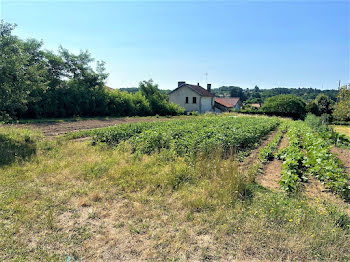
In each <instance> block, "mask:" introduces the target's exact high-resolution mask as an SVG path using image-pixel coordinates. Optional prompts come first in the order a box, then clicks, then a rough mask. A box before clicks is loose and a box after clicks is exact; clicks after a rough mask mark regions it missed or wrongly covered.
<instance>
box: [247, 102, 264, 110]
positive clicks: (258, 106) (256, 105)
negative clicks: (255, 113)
mask: <svg viewBox="0 0 350 262" xmlns="http://www.w3.org/2000/svg"><path fill="white" fill-rule="evenodd" d="M249 105H250V106H251V107H255V108H257V109H259V108H260V107H261V105H260V104H257V103H256V104H249Z"/></svg>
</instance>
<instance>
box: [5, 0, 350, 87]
mask: <svg viewBox="0 0 350 262" xmlns="http://www.w3.org/2000/svg"><path fill="white" fill-rule="evenodd" d="M0 3H1V4H0V8H1V9H0V16H1V18H2V19H4V20H5V21H7V22H11V23H16V24H18V27H17V29H16V30H15V34H17V35H18V36H20V37H21V38H29V37H34V38H37V39H42V40H43V41H44V43H45V48H47V49H53V50H57V48H58V46H59V45H62V46H63V47H66V48H68V49H70V50H71V51H75V52H78V51H79V50H80V49H83V50H85V49H87V50H89V51H90V52H91V53H92V55H93V57H94V58H96V59H98V60H103V61H105V62H106V63H107V71H108V73H109V74H110V76H109V79H108V85H109V86H111V87H113V88H120V87H132V86H137V84H138V82H139V81H141V80H146V79H150V78H152V79H153V80H154V81H155V82H156V83H158V84H159V86H160V88H162V89H173V88H175V87H176V85H177V81H181V80H184V81H187V82H190V83H197V82H200V83H201V84H202V85H203V86H204V85H205V82H206V80H205V73H206V72H208V82H210V83H212V84H213V87H218V86H221V85H238V86H241V87H243V88H252V87H254V85H256V84H257V85H258V86H259V87H261V88H271V87H277V86H283V87H299V86H300V87H313V88H322V86H323V88H324V89H326V88H327V89H332V88H337V82H338V80H341V81H342V83H343V84H344V83H346V82H349V81H350V65H349V64H350V1H312V0H311V1H310V0H309V1H298V0H296V1H212V2H209V1H152V2H151V1H131V2H126V1H124V2H121V1H97V0H96V1H85V2H83V1H62V0H61V1H60V0H55V1H49V0H46V1H16V0H11V1H9V0H0Z"/></svg>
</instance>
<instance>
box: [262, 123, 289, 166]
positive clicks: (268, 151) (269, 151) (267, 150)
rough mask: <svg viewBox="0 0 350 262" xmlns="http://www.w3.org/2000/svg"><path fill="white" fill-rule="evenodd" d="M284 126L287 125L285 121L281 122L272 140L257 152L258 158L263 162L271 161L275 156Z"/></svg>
mask: <svg viewBox="0 0 350 262" xmlns="http://www.w3.org/2000/svg"><path fill="white" fill-rule="evenodd" d="M286 128H287V125H286V124H285V123H283V124H281V126H280V127H279V129H278V131H277V133H276V135H275V137H274V138H273V140H272V141H271V142H270V143H269V144H267V146H265V147H264V148H263V149H262V150H261V151H260V152H259V159H260V160H261V161H262V162H263V163H264V162H268V161H272V160H273V159H274V158H275V153H276V151H277V149H278V144H279V143H280V142H281V140H282V137H283V134H284V133H285V132H286Z"/></svg>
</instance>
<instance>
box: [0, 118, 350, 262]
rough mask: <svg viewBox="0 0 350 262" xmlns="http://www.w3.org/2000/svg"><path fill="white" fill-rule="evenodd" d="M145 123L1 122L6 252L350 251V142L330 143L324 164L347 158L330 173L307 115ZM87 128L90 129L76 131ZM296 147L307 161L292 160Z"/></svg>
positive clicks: (129, 256)
mask: <svg viewBox="0 0 350 262" xmlns="http://www.w3.org/2000/svg"><path fill="white" fill-rule="evenodd" d="M87 121H88V120H87ZM113 121H118V120H113ZM147 121H148V120H147ZM147 121H146V122H139V123H126V124H120V125H117V126H113V127H106V126H103V127H102V126H100V125H97V126H94V124H92V123H91V122H90V123H91V125H89V130H87V132H86V131H84V130H80V131H78V132H76V133H75V136H74V137H72V136H71V134H69V133H68V134H67V135H63V136H62V135H61V134H64V133H67V132H66V131H65V128H67V129H69V128H68V126H69V125H72V126H71V127H72V129H69V130H70V131H73V130H74V131H75V130H79V127H78V126H79V125H82V126H83V125H84V124H86V123H77V122H72V123H59V124H58V126H60V128H62V131H64V132H61V129H56V130H54V131H53V132H50V131H46V129H44V126H42V127H43V129H42V132H40V131H38V130H37V129H40V128H41V127H40V126H39V124H38V125H37V126H35V128H34V126H30V125H29V126H26V129H23V128H21V127H23V125H20V126H16V127H14V126H10V125H1V126H0V142H1V153H0V154H1V157H2V161H1V162H0V174H1V175H0V193H1V194H0V227H1V228H2V230H1V231H0V247H1V248H0V259H1V260H5V261H8V260H16V261H27V260H43V261H62V260H67V261H81V260H85V261H107V260H108V261H140V260H147V261H164V260H169V261H208V260H212V261H227V260H268V261H295V260H297V261H307V260H313V261H315V260H327V261H347V260H349V259H350V252H349V250H350V218H349V210H350V209H349V202H348V199H347V195H346V194H343V193H342V192H343V191H341V190H340V191H339V190H338V188H339V186H342V185H346V183H348V182H349V180H348V179H347V180H346V181H343V180H341V179H342V178H343V177H344V176H347V178H348V177H349V169H348V168H349V162H348V161H349V158H347V157H346V155H347V154H349V149H348V148H347V147H339V146H335V145H332V144H331V143H330V142H329V143H328V142H327V143H326V142H325V143H326V144H325V145H323V144H320V146H322V147H323V148H324V150H329V152H330V155H329V156H330V158H327V159H320V160H319V161H324V162H322V163H324V164H323V166H326V164H327V163H328V162H327V163H326V162H325V161H329V159H339V160H336V161H335V162H334V163H333V162H332V164H334V165H336V168H339V176H337V177H336V178H334V177H332V178H330V177H326V174H325V173H323V171H324V170H318V169H317V170H315V167H317V166H313V164H312V163H313V162H312V161H311V160H312V156H313V155H314V154H316V153H317V152H316V151H315V152H314V151H312V150H313V148H309V146H308V142H309V141H308V140H307V139H311V138H313V139H316V138H317V137H318V135H319V133H318V132H316V131H313V130H312V129H310V128H309V127H308V126H307V125H306V124H305V123H304V122H300V121H291V120H285V119H278V118H269V117H248V116H240V117H237V116H233V115H223V116H220V117H214V116H199V117H194V118H191V119H189V118H185V119H172V120H171V121H158V122H154V123H153V122H152V123H149V122H147ZM101 122H102V121H101ZM126 122H127V121H126ZM111 123H113V125H114V124H115V123H118V124H119V122H108V124H111ZM61 124H62V125H61ZM64 124H66V126H65V125H64ZM46 125H48V124H46ZM74 125H76V126H74ZM106 125H107V124H106ZM73 126H74V127H73ZM94 127H102V128H98V129H91V128H94ZM28 128H29V129H28ZM52 128H53V127H52ZM293 130H299V131H300V132H301V133H299V134H303V135H302V136H300V135H299V136H300V137H301V138H300V139H298V136H295V135H294V133H293V132H294V131H293ZM43 133H44V134H45V136H44V135H43ZM57 134H60V136H58V137H54V135H57ZM308 134H310V136H309V135H308ZM311 134H312V136H311ZM80 136H81V137H88V138H87V140H84V141H82V140H76V139H72V138H77V137H80ZM321 140H322V139H320V141H321ZM323 140H324V139H323ZM317 141H318V140H317ZM318 143H321V142H318ZM294 145H298V148H299V151H301V152H302V153H303V154H304V155H303V156H302V157H305V161H306V160H307V161H308V163H309V165H308V166H307V167H306V166H303V167H301V166H298V165H294V164H293V163H294V162H295V161H297V160H296V159H294V157H296V156H297V155H296V154H288V152H289V151H291V152H293V151H292V150H293V148H292V147H293V146H294ZM310 152H314V153H313V154H311V153H310ZM329 152H328V151H327V152H326V153H327V154H328V153H329ZM308 154H309V155H308ZM291 156H293V159H292V160H291V161H290V162H288V159H289V157H291ZM307 156H309V157H308V158H307ZM295 168H296V169H295ZM299 168H300V169H299ZM294 170H295V172H296V173H295V174H299V173H298V172H300V170H302V171H303V172H302V173H303V175H305V176H307V177H308V180H307V181H303V180H302V179H301V178H300V177H299V176H292V174H294V173H293V172H294ZM337 170H338V169H337ZM316 171H317V172H319V173H317V174H314V173H315V172H316ZM327 174H328V173H327ZM320 175H322V177H323V178H324V180H323V181H320V180H319V178H320ZM332 179H333V180H332ZM334 179H339V180H336V182H337V183H336V185H337V187H334V186H333V182H332V181H335V180H334ZM282 180H283V181H284V182H281V181H282ZM341 181H343V182H341ZM342 183H343V184H342ZM344 183H345V184H344ZM286 185H290V187H286ZM294 187H295V190H294V189H292V190H290V188H294ZM341 188H343V187H341ZM343 189H344V188H343ZM344 190H345V191H344V192H347V191H346V189H344Z"/></svg>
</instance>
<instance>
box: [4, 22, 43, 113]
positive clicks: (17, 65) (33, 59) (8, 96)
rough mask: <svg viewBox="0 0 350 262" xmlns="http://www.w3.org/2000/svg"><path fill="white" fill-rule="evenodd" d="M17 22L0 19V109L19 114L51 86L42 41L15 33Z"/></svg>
mask: <svg viewBox="0 0 350 262" xmlns="http://www.w3.org/2000/svg"><path fill="white" fill-rule="evenodd" d="M15 27H16V25H14V24H9V23H6V22H4V21H1V22H0V112H1V114H2V115H4V114H8V115H10V116H18V115H20V114H22V113H23V112H25V111H26V110H27V105H28V103H29V102H30V101H35V100H37V99H39V98H38V96H37V95H31V94H37V93H40V90H42V89H45V88H46V86H47V79H46V78H45V76H46V66H45V64H46V63H45V61H44V52H43V51H41V47H42V43H41V42H39V41H37V40H34V39H29V40H26V41H22V40H20V39H18V38H17V37H16V36H13V35H12V31H13V29H14V28H15Z"/></svg>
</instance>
